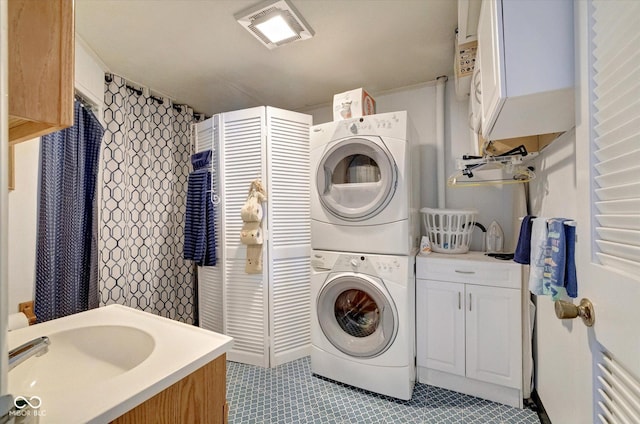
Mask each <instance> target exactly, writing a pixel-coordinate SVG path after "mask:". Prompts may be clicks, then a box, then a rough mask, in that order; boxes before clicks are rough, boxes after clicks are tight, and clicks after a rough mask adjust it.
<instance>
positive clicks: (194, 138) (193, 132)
mask: <svg viewBox="0 0 640 424" xmlns="http://www.w3.org/2000/svg"><path fill="white" fill-rule="evenodd" d="M211 119H214V118H211ZM213 125H214V124H213V122H212V127H211V130H212V131H211V134H210V135H209V134H207V135H208V137H207V138H210V139H211V144H210V146H209V149H211V156H212V158H211V166H210V168H209V170H210V171H211V181H210V187H211V189H210V190H207V193H210V195H211V203H213V204H214V205H216V206H217V205H219V204H220V202H221V201H222V198H221V197H220V196H219V195H218V194H217V193H216V192H215V190H214V189H213V187H214V185H213V184H214V182H215V179H216V178H217V171H216V167H215V166H214V164H215V160H214V159H215V154H216V140H215V130H214V127H213ZM189 132H190V137H189V140H190V141H189V147H190V150H191V151H190V152H189V153H190V155H189V157H191V156H193V155H194V154H195V153H198V152H196V150H197V146H198V130H197V123H196V122H192V123H191V125H190V131H189Z"/></svg>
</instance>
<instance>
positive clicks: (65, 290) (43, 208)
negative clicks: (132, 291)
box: [35, 101, 104, 322]
mask: <svg viewBox="0 0 640 424" xmlns="http://www.w3.org/2000/svg"><path fill="white" fill-rule="evenodd" d="M103 133H104V129H103V128H102V126H101V125H100V122H99V121H98V119H97V118H96V117H95V116H94V114H93V113H92V112H91V111H89V110H86V109H85V108H84V107H82V106H81V105H80V103H79V102H78V101H76V102H75V105H74V125H73V126H72V127H70V128H67V129H64V130H62V131H57V132H55V133H53V134H48V135H45V136H43V137H42V138H41V139H40V184H39V192H38V232H37V240H36V290H35V313H36V316H37V317H38V322H44V321H49V320H51V319H55V318H60V317H63V316H66V315H71V314H75V313H77V312H81V311H86V310H87V309H89V308H95V307H96V306H98V297H97V285H98V278H97V277H98V275H97V274H98V273H97V268H96V263H97V250H96V221H97V216H96V202H95V199H96V180H97V176H98V163H99V161H98V155H99V154H100V142H101V140H102V135H103Z"/></svg>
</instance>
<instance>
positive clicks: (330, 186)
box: [316, 137, 398, 221]
mask: <svg viewBox="0 0 640 424" xmlns="http://www.w3.org/2000/svg"><path fill="white" fill-rule="evenodd" d="M397 179H398V171H397V168H396V165H395V162H394V160H393V157H392V156H391V153H390V152H389V150H388V149H387V148H386V146H385V145H384V143H383V142H382V139H380V138H376V137H370V138H366V137H353V138H348V139H345V140H342V141H339V142H337V143H336V144H335V145H333V146H332V147H330V148H329V149H328V150H327V152H326V153H325V154H324V156H323V158H322V160H321V161H320V163H319V165H318V170H317V175H316V183H317V187H316V188H317V190H318V194H319V196H320V201H321V202H322V205H323V206H324V207H325V208H326V209H327V210H328V211H329V212H331V213H332V214H334V215H336V216H337V217H339V218H342V219H346V220H352V221H358V220H363V219H368V218H371V217H373V216H375V215H377V214H378V213H380V212H381V211H382V210H383V209H384V208H385V206H386V205H387V204H388V203H389V202H390V201H391V198H393V195H394V193H395V190H396V184H397Z"/></svg>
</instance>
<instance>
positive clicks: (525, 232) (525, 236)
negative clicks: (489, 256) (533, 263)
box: [513, 215, 535, 265]
mask: <svg viewBox="0 0 640 424" xmlns="http://www.w3.org/2000/svg"><path fill="white" fill-rule="evenodd" d="M533 218H535V216H533V215H527V216H525V217H524V218H522V224H521V225H520V235H519V236H518V246H517V247H516V251H515V253H514V254H513V260H514V261H516V262H517V263H519V264H524V265H529V262H530V256H531V228H532V227H533Z"/></svg>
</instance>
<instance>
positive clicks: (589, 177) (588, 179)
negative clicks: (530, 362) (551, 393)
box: [550, 0, 640, 424]
mask: <svg viewBox="0 0 640 424" xmlns="http://www.w3.org/2000/svg"><path fill="white" fill-rule="evenodd" d="M574 6H575V7H576V11H577V14H576V16H577V18H578V20H577V25H576V30H577V31H576V34H578V37H579V38H578V47H579V50H578V53H579V54H578V55H577V62H576V70H577V71H578V72H577V74H578V77H579V78H578V82H579V84H578V89H579V96H578V97H577V103H576V105H577V106H578V108H577V110H578V112H579V114H578V116H577V119H576V123H577V124H576V177H577V184H576V187H577V206H578V207H577V217H578V219H577V224H578V225H577V230H578V242H577V244H576V268H577V277H578V294H579V298H578V299H580V298H582V297H584V298H588V299H590V300H591V302H592V303H593V306H594V315H595V323H594V325H593V327H592V328H590V329H588V330H587V335H588V344H586V343H576V352H574V353H572V357H575V358H578V360H577V361H576V369H580V370H581V371H582V372H581V373H580V374H583V375H586V376H588V377H591V381H590V383H591V387H590V389H591V394H592V400H593V407H592V408H591V407H590V406H591V405H574V409H575V410H581V411H589V412H592V414H593V415H592V416H589V417H584V419H583V420H581V421H580V422H602V423H610V424H614V423H616V424H617V423H638V422H640V383H639V381H640V326H639V325H638V323H640V308H638V300H640V49H638V45H639V43H640V25H638V22H639V20H640V2H638V1H636V0H588V1H580V0H576V1H575V2H574ZM578 299H576V301H575V303H577V302H578ZM581 325H582V323H580V322H579V321H577V320H576V321H574V322H573V326H574V332H577V331H579V329H578V328H577V327H576V326H581ZM581 349H582V350H581ZM585 356H586V357H587V358H590V359H591V361H590V362H589V363H587V364H582V365H581V364H580V359H579V358H582V357H585ZM572 366H573V364H572ZM588 377H587V378H588ZM574 378H577V379H582V378H583V377H582V375H577V376H574ZM575 387H579V390H583V388H582V384H581V385H580V386H578V385H575ZM581 399H584V397H583V398H581ZM566 405H571V403H570V402H568V403H566ZM580 413H582V412H580ZM550 418H551V419H552V420H553V417H550Z"/></svg>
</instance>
